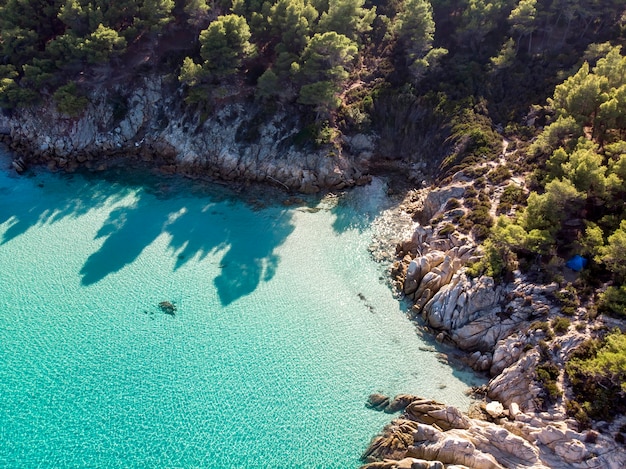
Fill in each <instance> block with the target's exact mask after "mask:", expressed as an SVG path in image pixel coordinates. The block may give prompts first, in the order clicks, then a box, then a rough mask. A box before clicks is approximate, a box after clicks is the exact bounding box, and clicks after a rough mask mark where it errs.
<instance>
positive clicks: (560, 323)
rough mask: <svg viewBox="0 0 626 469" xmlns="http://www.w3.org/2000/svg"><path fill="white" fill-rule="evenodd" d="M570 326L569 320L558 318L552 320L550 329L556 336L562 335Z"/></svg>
mask: <svg viewBox="0 0 626 469" xmlns="http://www.w3.org/2000/svg"><path fill="white" fill-rule="evenodd" d="M570 324H571V323H570V320H569V319H567V318H562V317H560V316H558V317H556V318H554V319H553V320H552V329H554V332H556V333H557V334H564V333H566V332H567V329H569V326H570Z"/></svg>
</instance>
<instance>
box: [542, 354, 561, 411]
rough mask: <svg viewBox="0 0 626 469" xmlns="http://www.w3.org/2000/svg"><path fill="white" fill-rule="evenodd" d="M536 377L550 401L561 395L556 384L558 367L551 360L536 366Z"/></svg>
mask: <svg viewBox="0 0 626 469" xmlns="http://www.w3.org/2000/svg"><path fill="white" fill-rule="evenodd" d="M535 370H536V372H537V379H538V380H539V382H540V383H541V384H542V385H543V388H544V389H545V391H546V392H547V394H548V397H549V399H550V401H551V402H554V401H556V400H557V399H558V398H559V397H561V394H562V393H561V390H560V389H559V387H558V385H557V379H558V377H559V372H560V369H559V367H558V366H557V365H555V364H554V363H552V362H544V363H541V364H539V365H538V366H537V368H536V369H535Z"/></svg>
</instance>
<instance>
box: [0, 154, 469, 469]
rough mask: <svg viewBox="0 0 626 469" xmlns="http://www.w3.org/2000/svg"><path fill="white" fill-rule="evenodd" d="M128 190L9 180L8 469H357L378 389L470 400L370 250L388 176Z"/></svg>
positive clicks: (2, 431)
mask: <svg viewBox="0 0 626 469" xmlns="http://www.w3.org/2000/svg"><path fill="white" fill-rule="evenodd" d="M0 162H1V163H2V165H3V167H7V160H6V158H5V159H2V160H0ZM132 179H133V178H131V177H127V176H124V175H118V176H117V179H115V178H114V179H111V178H109V179H108V180H107V179H105V178H102V177H100V178H95V177H93V176H81V175H71V176H68V175H59V174H47V173H45V172H35V173H30V175H29V176H27V177H18V176H15V175H12V174H11V173H10V172H9V171H8V170H5V171H2V172H0V314H1V316H0V356H1V357H2V358H1V359H0V442H1V443H0V467H20V468H30V467H90V468H111V467H126V468H132V467H137V468H139V467H155V468H157V467H181V468H191V467H207V468H209V467H210V468H231V467H233V468H235V467H237V468H249V467H250V468H251V467H309V468H312V467H319V468H333V467H337V468H339V467H344V468H346V467H347V468H349V467H357V466H358V465H359V459H358V458H359V456H360V453H361V452H362V451H363V450H364V448H365V447H366V445H367V443H368V441H369V439H370V438H371V437H372V436H373V435H374V434H376V433H377V432H378V431H379V430H380V429H381V428H382V426H383V425H384V424H385V423H386V422H388V421H389V419H390V416H389V415H385V414H382V413H377V412H374V411H371V410H368V409H366V408H365V407H364V402H365V400H366V398H367V396H368V395H369V394H370V393H372V392H375V391H377V392H383V393H386V394H395V393H400V392H408V393H416V394H421V395H424V396H427V397H431V398H437V399H440V400H444V401H446V402H449V403H452V404H457V405H461V406H467V403H468V400H467V397H466V396H465V395H464V391H465V389H466V387H467V386H468V381H467V379H468V377H467V376H463V375H462V374H460V373H458V372H455V371H454V370H452V369H450V368H449V367H447V366H444V365H443V364H441V363H440V362H439V361H438V360H437V358H436V356H435V354H434V353H432V352H427V351H424V350H422V349H423V348H424V347H423V346H424V344H423V343H422V342H421V340H420V339H419V338H418V337H417V336H416V334H415V329H414V327H413V325H412V324H411V323H410V322H409V321H408V320H407V319H406V318H405V315H404V313H403V310H402V307H401V305H400V304H399V303H398V302H397V301H396V300H394V298H393V297H392V295H391V292H390V290H389V288H388V287H387V286H386V284H385V282H384V280H383V279H382V276H383V275H384V266H383V265H381V264H377V263H375V262H373V261H372V259H371V256H370V254H369V252H368V249H367V248H368V246H369V244H370V242H371V240H372V236H373V234H375V233H374V231H375V230H376V228H375V227H376V223H373V224H372V223H371V222H372V221H375V220H374V219H373V215H372V214H373V213H374V212H375V211H376V210H379V209H380V208H381V207H380V205H381V204H383V203H384V201H385V197H384V186H383V185H382V184H379V183H377V184H374V185H373V186H370V187H368V188H364V189H361V192H359V191H356V192H354V193H352V194H351V195H350V196H349V197H347V198H345V200H344V199H342V200H339V201H337V200H336V199H326V200H322V201H319V202H318V203H316V204H313V206H311V207H285V206H283V205H280V204H274V205H271V204H270V205H268V206H265V207H259V206H258V204H256V205H255V204H252V205H250V204H244V203H242V202H240V201H238V200H237V199H236V198H232V197H228V196H226V195H224V194H223V193H222V194H221V193H220V192H219V191H218V190H214V191H213V192H212V193H209V192H207V191H204V192H203V191H198V190H197V187H198V185H197V184H196V185H193V184H192V183H189V182H176V181H175V180H160V181H159V180H157V181H151V182H149V183H147V182H144V183H141V184H140V183H137V182H133V180H132ZM116 181H117V182H116ZM120 181H123V182H120ZM249 197H250V196H249ZM161 301H170V302H172V303H174V304H175V305H176V307H177V311H176V314H175V315H173V316H172V315H168V314H165V313H164V312H163V311H161V310H160V309H159V307H158V304H159V302H161ZM420 347H422V349H420ZM463 379H465V380H466V381H463Z"/></svg>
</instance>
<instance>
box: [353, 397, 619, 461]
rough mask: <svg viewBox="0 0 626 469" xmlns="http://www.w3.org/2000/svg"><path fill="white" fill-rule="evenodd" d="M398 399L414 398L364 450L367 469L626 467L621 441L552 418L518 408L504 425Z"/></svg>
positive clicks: (422, 401)
mask: <svg viewBox="0 0 626 469" xmlns="http://www.w3.org/2000/svg"><path fill="white" fill-rule="evenodd" d="M395 400H398V401H402V402H406V401H409V400H410V401H411V402H410V403H409V404H408V405H407V407H406V409H405V411H404V412H403V414H402V415H401V416H400V417H399V418H396V419H394V420H393V421H392V422H391V423H390V424H389V425H387V426H386V427H385V429H384V430H383V432H382V434H381V435H378V436H376V437H375V438H374V439H373V440H372V442H371V444H370V446H369V447H368V449H367V450H366V451H365V453H364V454H363V460H364V461H366V464H365V465H364V466H363V469H400V468H422V467H424V468H447V469H451V468H456V467H468V468H476V469H502V468H512V467H516V468H535V469H539V468H556V467H568V468H574V469H578V468H580V469H583V468H587V469H588V468H612V469H613V468H614V469H617V468H622V467H626V466H625V465H626V454H625V453H624V452H623V451H622V450H621V448H620V447H619V444H618V443H615V441H613V440H612V439H610V438H608V437H606V436H602V435H600V436H598V435H596V434H594V435H593V436H592V437H590V434H589V432H587V431H585V432H582V433H579V432H577V431H574V430H572V429H571V428H569V427H568V426H567V425H566V424H565V423H563V422H560V423H550V422H548V423H546V422H545V421H542V420H540V419H538V418H536V417H533V416H531V415H527V414H524V413H521V412H516V413H515V415H512V414H511V413H509V416H508V418H507V419H506V422H504V423H503V424H501V425H498V424H496V423H493V422H487V421H483V420H477V419H470V418H468V417H467V416H464V415H462V414H461V413H460V412H459V411H458V410H457V409H455V408H454V407H450V406H446V405H445V404H442V403H439V402H435V401H432V400H427V399H422V398H420V397H417V396H412V397H410V396H407V395H403V396H398V397H397V398H396V399H394V401H395ZM394 401H392V402H394ZM499 406H501V404H500V403H499V402H496V403H495V405H494V406H493V407H494V408H498V409H499V411H498V413H500V412H502V413H504V410H501V409H500V407H499ZM487 407H488V408H489V405H487ZM502 409H503V408H502Z"/></svg>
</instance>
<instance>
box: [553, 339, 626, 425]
mask: <svg viewBox="0 0 626 469" xmlns="http://www.w3.org/2000/svg"><path fill="white" fill-rule="evenodd" d="M565 369H566V372H567V375H568V377H569V379H570V382H571V383H572V389H573V391H574V394H575V401H576V402H577V403H578V405H579V407H582V408H583V409H584V410H585V411H586V413H587V414H588V415H589V417H591V418H592V419H602V420H612V419H613V418H614V417H615V416H616V415H618V414H619V413H623V412H625V411H626V334H623V333H622V332H620V331H619V330H614V331H613V332H611V333H610V334H608V335H607V336H606V337H605V339H604V340H602V341H598V340H589V341H587V342H584V343H583V344H581V346H579V347H578V348H577V349H576V350H575V352H574V353H573V354H572V355H571V357H570V360H569V361H568V362H567V364H566V366H565Z"/></svg>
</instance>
